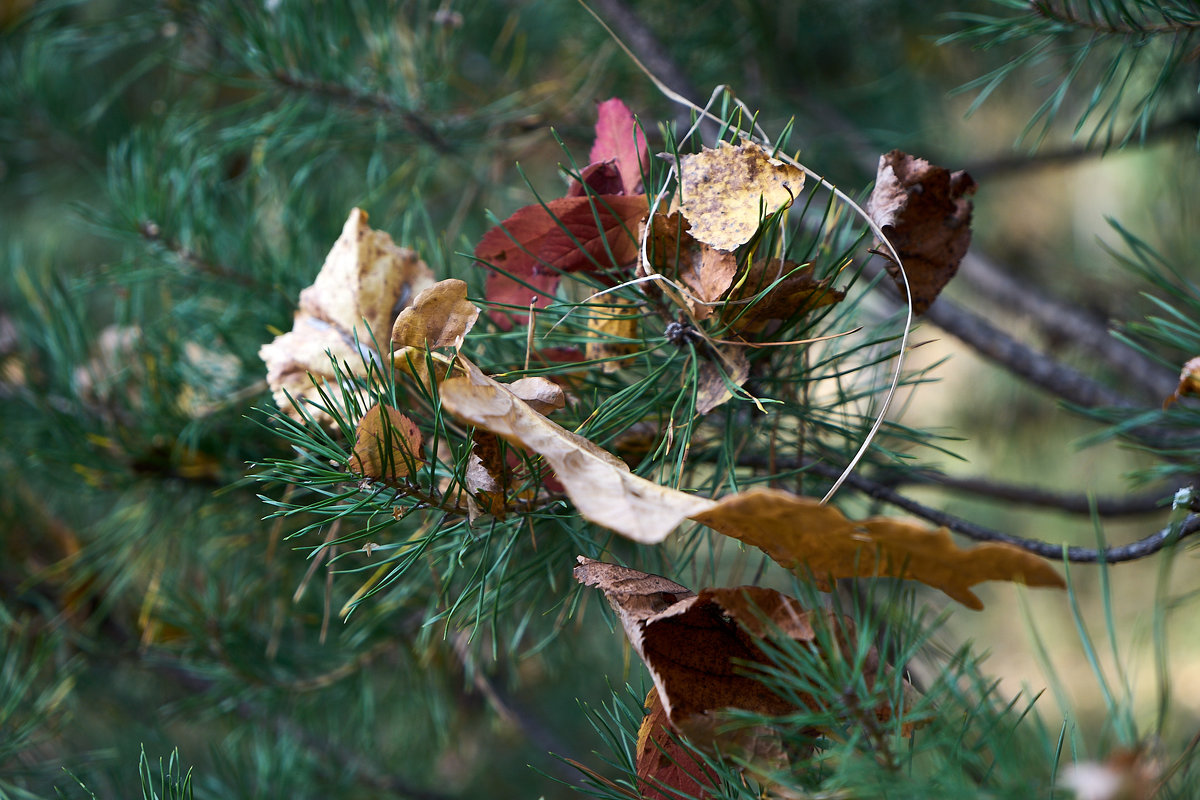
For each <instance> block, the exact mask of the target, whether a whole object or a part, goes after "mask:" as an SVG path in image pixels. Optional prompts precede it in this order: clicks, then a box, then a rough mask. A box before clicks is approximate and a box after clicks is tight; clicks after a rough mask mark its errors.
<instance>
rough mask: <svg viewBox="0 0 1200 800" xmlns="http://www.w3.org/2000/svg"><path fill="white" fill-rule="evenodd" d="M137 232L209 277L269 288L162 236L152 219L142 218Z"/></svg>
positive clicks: (264, 288)
mask: <svg viewBox="0 0 1200 800" xmlns="http://www.w3.org/2000/svg"><path fill="white" fill-rule="evenodd" d="M138 234H139V235H140V236H141V237H142V238H143V239H144V240H146V241H147V242H150V243H151V244H155V245H158V246H160V247H162V248H164V249H165V250H166V251H167V252H169V253H171V254H172V255H174V256H175V257H176V258H178V259H179V260H180V261H182V262H183V263H185V264H187V265H188V266H189V267H192V268H193V269H195V270H196V271H197V272H199V273H201V274H203V275H206V276H208V277H209V278H213V279H215V280H218V281H229V282H232V283H236V284H238V285H239V286H245V287H247V288H250V289H257V290H259V291H263V292H266V291H269V290H270V287H269V286H267V285H266V284H264V283H262V281H259V280H257V279H256V278H254V277H252V276H250V275H247V274H245V273H244V272H239V271H237V270H235V269H233V268H232V267H229V266H226V265H224V264H215V263H213V262H211V261H207V260H205V259H203V258H201V257H200V256H198V255H196V254H195V253H193V252H192V251H191V250H188V249H187V248H186V247H184V246H183V244H182V243H180V242H179V240H177V239H172V238H170V237H167V236H164V235H163V232H162V229H161V228H159V226H158V223H156V222H154V221H153V220H144V221H143V222H142V223H141V224H140V225H138Z"/></svg>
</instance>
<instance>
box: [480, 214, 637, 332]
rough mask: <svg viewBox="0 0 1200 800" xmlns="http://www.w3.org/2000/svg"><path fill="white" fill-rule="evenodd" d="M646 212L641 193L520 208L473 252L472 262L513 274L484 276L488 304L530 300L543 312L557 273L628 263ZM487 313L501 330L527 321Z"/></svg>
mask: <svg viewBox="0 0 1200 800" xmlns="http://www.w3.org/2000/svg"><path fill="white" fill-rule="evenodd" d="M648 211H649V205H648V204H647V202H646V196H645V195H635V196H632V197H625V196H622V195H600V196H597V197H562V198H559V199H558V200H551V201H550V202H548V203H546V204H545V205H544V206H543V205H541V204H536V205H531V206H525V207H524V208H521V209H519V210H518V211H517V212H516V213H514V214H513V215H512V216H511V217H509V218H508V219H506V220H504V222H503V223H502V224H500V225H498V226H496V227H494V228H492V229H491V230H489V231H488V232H487V233H485V234H484V236H483V239H481V240H480V242H479V245H478V246H477V247H476V248H475V257H476V258H477V259H479V260H480V261H482V262H483V263H485V264H489V265H491V266H493V267H495V268H496V269H497V270H502V271H503V272H506V273H509V275H511V276H512V277H509V275H505V274H502V272H500V271H497V272H493V273H492V274H491V275H489V276H488V281H487V297H488V300H490V301H492V302H493V303H510V304H513V305H517V306H521V307H528V305H529V303H530V301H531V299H532V300H533V301H534V305H535V306H536V307H538V308H545V307H546V306H547V305H549V303H550V300H551V299H552V297H553V293H554V289H555V288H556V287H557V286H558V281H559V272H560V271H561V272H576V271H580V270H583V271H588V272H595V271H598V270H604V269H610V268H619V267H623V266H626V265H628V264H631V263H633V262H634V260H635V259H636V258H637V254H638V242H637V240H636V238H635V237H634V234H635V233H636V232H637V230H638V223H639V222H640V221H641V219H642V217H644V216H646V214H647V212H648ZM514 278H515V279H516V280H514ZM518 281H524V282H525V283H528V284H530V285H532V286H533V287H534V288H535V289H536V292H535V291H531V290H530V289H529V288H528V287H526V286H522V285H521V283H519V282H518ZM489 313H490V314H491V316H492V319H493V320H494V321H495V322H496V324H497V325H498V326H499V327H501V328H502V329H504V330H508V329H510V328H511V327H512V324H513V320H517V321H518V322H525V321H526V319H527V317H528V315H526V314H520V313H518V312H510V311H506V310H503V309H494V310H492V311H490V312H489Z"/></svg>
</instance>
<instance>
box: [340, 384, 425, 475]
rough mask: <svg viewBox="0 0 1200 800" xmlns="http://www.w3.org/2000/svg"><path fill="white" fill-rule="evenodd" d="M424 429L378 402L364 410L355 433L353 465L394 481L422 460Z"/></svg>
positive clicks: (361, 470)
mask: <svg viewBox="0 0 1200 800" xmlns="http://www.w3.org/2000/svg"><path fill="white" fill-rule="evenodd" d="M420 453H421V431H420V430H419V429H418V428H417V425H416V423H415V422H413V421H412V420H411V419H409V418H408V417H406V416H404V414H401V413H400V412H399V411H397V410H396V409H394V408H392V407H391V406H386V405H383V404H382V403H377V404H375V405H374V406H371V408H370V409H369V410H368V411H367V413H366V414H363V416H362V419H361V420H359V422H358V429H357V431H356V434H355V441H354V453H353V454H352V455H351V456H350V468H351V469H353V470H354V471H355V472H357V473H358V474H359V475H363V476H365V477H367V478H372V479H374V480H379V481H383V482H384V483H387V484H395V483H398V482H399V481H400V479H401V478H407V477H408V476H409V475H410V474H412V469H411V468H412V467H414V466H415V465H416V463H417V462H419V461H420V460H421V458H420Z"/></svg>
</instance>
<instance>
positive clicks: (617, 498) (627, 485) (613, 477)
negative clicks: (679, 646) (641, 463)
mask: <svg viewBox="0 0 1200 800" xmlns="http://www.w3.org/2000/svg"><path fill="white" fill-rule="evenodd" d="M459 361H460V363H461V364H462V365H463V368H464V369H466V370H467V376H466V377H463V378H450V379H449V380H447V381H446V382H445V383H443V384H442V386H441V398H442V404H443V406H444V407H445V409H446V410H447V411H449V412H450V413H451V414H453V415H454V416H456V417H458V418H459V419H461V420H463V421H465V422H468V423H470V424H472V425H475V426H478V427H480V428H483V429H485V430H489V431H491V432H492V433H495V434H497V435H498V436H502V437H503V438H505V439H507V440H508V441H510V442H513V443H515V444H519V445H521V446H522V447H527V448H529V449H530V450H532V451H534V452H535V453H538V454H539V455H541V456H542V457H543V458H544V459H545V460H546V462H547V463H548V464H549V465H550V467H551V468H552V469H553V470H554V472H555V474H556V475H557V476H558V479H559V480H560V481H562V484H563V487H564V488H565V490H566V492H567V495H568V496H569V497H570V498H571V502H573V503H574V504H575V507H576V508H577V509H578V510H579V513H580V514H581V515H583V517H584V518H586V519H588V520H590V521H592V522H595V523H597V524H599V525H603V526H605V527H607V528H609V529H611V530H614V531H616V532H617V533H619V534H621V535H622V536H626V537H628V538H630V539H633V540H634V541H637V542H642V543H643V544H657V543H658V542H661V541H662V540H663V539H665V538H666V537H667V536H668V535H669V534H670V533H671V531H672V530H674V528H675V526H676V525H678V524H679V523H680V522H682V521H683V520H684V519H685V518H687V517H688V516H689V515H691V514H694V513H696V512H697V511H700V510H702V509H704V508H708V507H709V506H711V505H712V501H711V500H708V499H706V498H703V497H696V496H695V495H690V494H686V493H684V492H680V491H677V490H675V489H670V488H667V487H665V486H660V485H658V484H656V483H653V482H652V481H648V480H646V479H645V478H641V477H638V476H637V475H634V474H633V473H631V472H630V471H629V467H628V466H626V464H625V462H624V461H622V460H621V459H619V458H617V457H616V456H614V455H612V454H611V453H609V452H608V451H606V450H603V449H601V448H600V447H597V446H596V445H594V444H592V443H591V442H589V441H588V440H587V439H585V438H583V437H582V436H579V435H578V434H575V433H572V432H571V431H568V430H566V429H565V428H563V427H561V426H559V425H556V424H554V423H553V422H551V421H550V420H548V419H546V418H545V417H544V416H542V415H541V414H539V413H537V412H536V411H534V410H533V409H532V408H530V406H529V404H528V403H526V402H525V401H523V400H521V399H520V398H519V397H517V396H516V395H515V394H513V392H512V390H511V389H509V388H508V387H506V386H504V385H502V384H500V383H498V382H496V381H495V380H493V379H491V378H489V377H488V376H486V375H484V374H483V372H481V371H480V369H479V368H478V367H476V366H475V365H474V364H472V363H471V362H470V361H468V360H467V359H465V358H462V357H461V356H460V357H459Z"/></svg>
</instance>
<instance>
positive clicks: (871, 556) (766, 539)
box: [692, 489, 1066, 609]
mask: <svg viewBox="0 0 1200 800" xmlns="http://www.w3.org/2000/svg"><path fill="white" fill-rule="evenodd" d="M692 519H694V520H696V521H697V522H700V523H703V524H704V525H707V526H709V527H710V528H713V529H714V530H717V531H720V532H721V533H723V534H725V535H726V536H732V537H733V538H735V539H739V540H741V541H743V542H745V543H746V544H750V545H754V546H755V547H758V548H760V549H761V550H763V551H764V552H765V553H766V554H767V555H769V556H770V557H771V558H772V559H774V560H775V561H777V562H778V563H779V564H781V565H782V566H784V567H786V568H787V569H791V570H803V569H805V568H807V569H808V570H809V571H811V573H812V576H813V578H814V579H815V580H816V581H817V583H818V585H819V586H821V587H822V588H823V589H826V590H828V588H830V586H829V580H830V579H833V580H836V579H838V578H853V577H891V578H906V579H909V580H915V581H920V582H921V583H924V584H926V585H927V586H932V587H934V588H935V589H941V590H942V591H943V592H945V593H946V594H948V595H949V596H950V597H952V598H954V599H955V600H957V601H958V602H960V603H962V604H963V605H965V606H967V607H968V608H973V609H980V608H983V603H982V602H981V601H980V600H979V598H978V597H976V596H975V594H974V593H973V592H972V591H971V589H970V587H972V586H974V585H975V584H978V583H983V582H984V581H1015V582H1017V583H1024V584H1026V585H1028V586H1051V587H1058V588H1065V586H1066V584H1064V583H1063V579H1062V577H1061V576H1060V575H1059V574H1058V572H1057V571H1056V570H1055V569H1054V567H1052V566H1051V565H1050V564H1048V563H1047V562H1046V561H1045V560H1043V559H1041V558H1039V557H1037V556H1035V555H1033V554H1032V553H1028V552H1026V551H1024V550H1021V549H1019V548H1017V547H1014V546H1012V545H1009V544H1003V543H1000V542H987V543H985V544H981V545H977V546H975V547H973V548H971V549H969V550H963V549H961V548H959V547H958V546H957V545H956V544H955V543H954V540H953V539H952V538H950V533H949V532H948V531H947V530H946V529H945V528H939V529H937V530H931V529H929V528H926V527H925V526H923V525H918V524H916V523H912V522H907V521H905V520H899V519H891V518H888V517H871V518H869V519H865V520H862V521H861V522H855V521H852V520H849V519H847V518H846V517H845V516H844V515H843V514H842V512H841V511H839V510H838V509H836V508H834V507H833V506H831V505H827V504H822V503H821V502H820V501H818V500H816V499H813V498H811V497H797V496H796V495H793V494H790V493H788V492H783V491H779V490H777V489H754V490H751V491H748V492H744V493H742V494H736V495H732V496H730V497H726V498H723V499H722V500H720V501H719V502H718V503H717V504H716V505H715V506H714V507H713V508H710V509H708V510H706V511H703V512H701V513H699V514H695V515H693V516H692ZM801 574H802V575H803V573H801Z"/></svg>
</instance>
